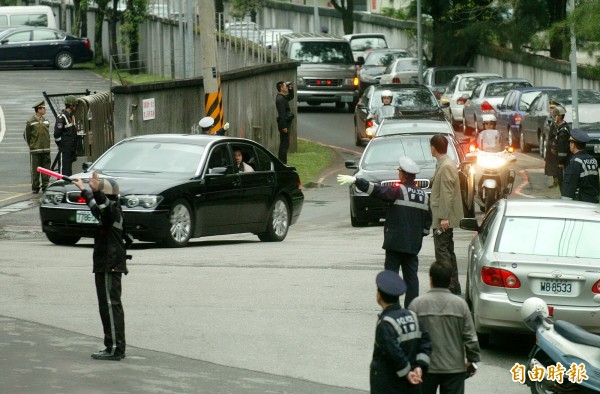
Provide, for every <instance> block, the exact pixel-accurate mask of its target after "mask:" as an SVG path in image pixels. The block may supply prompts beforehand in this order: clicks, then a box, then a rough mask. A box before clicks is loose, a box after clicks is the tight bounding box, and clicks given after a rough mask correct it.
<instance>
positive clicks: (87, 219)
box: [75, 211, 100, 224]
mask: <svg viewBox="0 0 600 394" xmlns="http://www.w3.org/2000/svg"><path fill="white" fill-rule="evenodd" d="M75 221H76V222H77V223H82V224H97V223H100V222H98V219H96V218H95V217H94V215H92V213H91V212H90V211H77V216H75Z"/></svg>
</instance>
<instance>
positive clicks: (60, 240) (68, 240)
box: [46, 233, 81, 246]
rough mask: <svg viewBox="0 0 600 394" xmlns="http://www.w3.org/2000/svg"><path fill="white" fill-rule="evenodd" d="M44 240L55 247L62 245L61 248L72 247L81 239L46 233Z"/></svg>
mask: <svg viewBox="0 0 600 394" xmlns="http://www.w3.org/2000/svg"><path fill="white" fill-rule="evenodd" d="M46 238H48V241H50V242H52V243H53V244H55V245H63V246H72V245H75V244H76V243H77V241H79V240H80V239H81V237H71V236H68V235H60V234H55V233H46Z"/></svg>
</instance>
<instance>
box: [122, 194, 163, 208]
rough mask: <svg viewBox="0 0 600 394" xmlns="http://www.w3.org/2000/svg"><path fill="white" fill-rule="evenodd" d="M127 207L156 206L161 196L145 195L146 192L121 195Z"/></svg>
mask: <svg viewBox="0 0 600 394" xmlns="http://www.w3.org/2000/svg"><path fill="white" fill-rule="evenodd" d="M123 199H124V200H125V206H126V207H127V208H135V207H141V208H147V209H152V208H156V207H157V206H158V204H160V203H161V201H162V200H163V197H162V196H154V195H146V194H129V195H127V196H125V197H123Z"/></svg>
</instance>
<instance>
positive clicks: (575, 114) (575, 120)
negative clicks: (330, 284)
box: [569, 0, 579, 129]
mask: <svg viewBox="0 0 600 394" xmlns="http://www.w3.org/2000/svg"><path fill="white" fill-rule="evenodd" d="M569 5H570V8H571V12H574V11H575V0H571V1H570V4H569ZM570 29H571V54H570V55H569V58H570V60H571V97H572V98H573V99H572V101H571V111H572V114H571V119H572V124H571V127H572V128H574V129H576V128H577V127H579V97H578V96H577V40H576V39H575V26H574V23H571V28H570Z"/></svg>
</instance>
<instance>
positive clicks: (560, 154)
mask: <svg viewBox="0 0 600 394" xmlns="http://www.w3.org/2000/svg"><path fill="white" fill-rule="evenodd" d="M566 113H567V111H566V110H565V109H564V108H563V107H561V106H557V107H556V108H554V109H553V110H552V117H553V118H554V123H556V138H555V146H556V152H557V158H558V187H560V190H561V193H562V187H563V177H564V171H565V167H566V166H567V165H568V164H569V161H570V160H571V150H570V149H569V135H570V134H569V133H570V131H571V127H569V124H568V123H567V122H565V114H566Z"/></svg>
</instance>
